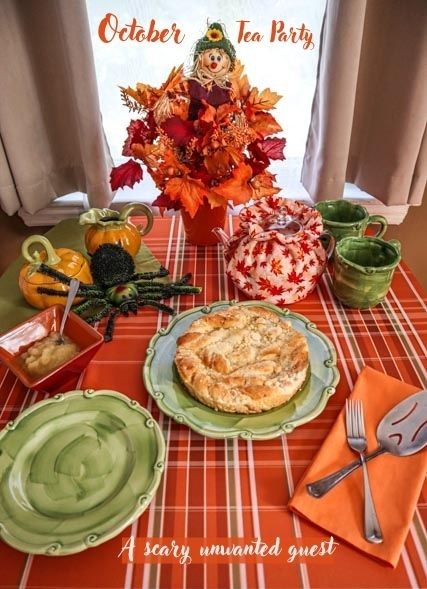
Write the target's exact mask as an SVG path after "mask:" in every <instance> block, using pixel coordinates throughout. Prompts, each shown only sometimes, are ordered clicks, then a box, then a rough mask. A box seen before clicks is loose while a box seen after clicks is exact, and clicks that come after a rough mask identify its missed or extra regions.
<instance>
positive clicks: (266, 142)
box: [258, 137, 286, 160]
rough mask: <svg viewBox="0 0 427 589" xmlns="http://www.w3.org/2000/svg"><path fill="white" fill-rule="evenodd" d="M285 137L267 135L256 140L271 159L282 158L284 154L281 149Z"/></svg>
mask: <svg viewBox="0 0 427 589" xmlns="http://www.w3.org/2000/svg"><path fill="white" fill-rule="evenodd" d="M285 145H286V139H285V138H280V137H276V138H274V137H267V138H266V139H263V140H262V141H259V142H258V146H259V149H260V151H261V153H263V154H264V155H265V156H267V158H269V159H271V160H284V159H285V155H284V153H283V150H284V149H285Z"/></svg>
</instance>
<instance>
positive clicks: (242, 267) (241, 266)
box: [236, 260, 251, 276]
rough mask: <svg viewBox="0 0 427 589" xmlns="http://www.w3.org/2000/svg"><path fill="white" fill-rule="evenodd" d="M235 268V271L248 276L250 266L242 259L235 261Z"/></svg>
mask: <svg viewBox="0 0 427 589" xmlns="http://www.w3.org/2000/svg"><path fill="white" fill-rule="evenodd" d="M236 270H237V272H240V273H241V274H243V276H248V275H249V272H250V271H251V266H246V264H245V261H244V260H239V261H238V262H237V263H236Z"/></svg>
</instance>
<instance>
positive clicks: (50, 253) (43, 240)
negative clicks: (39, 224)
mask: <svg viewBox="0 0 427 589" xmlns="http://www.w3.org/2000/svg"><path fill="white" fill-rule="evenodd" d="M35 243H38V244H40V245H42V246H43V248H44V249H45V250H46V254H47V258H46V260H44V263H45V264H46V265H47V266H55V265H56V264H59V262H60V261H61V258H60V257H59V256H58V255H57V253H56V252H55V250H54V248H53V246H52V244H51V243H50V241H49V240H48V239H47V237H44V236H43V235H30V237H27V239H26V240H25V241H24V243H23V244H22V247H21V253H22V255H23V257H24V258H25V259H26V260H27V262H29V263H30V264H40V263H41V260H40V259H39V256H38V255H37V254H36V255H35V254H34V253H33V254H31V253H30V251H29V247H30V246H31V245H33V244H35Z"/></svg>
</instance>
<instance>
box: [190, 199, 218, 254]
mask: <svg viewBox="0 0 427 589" xmlns="http://www.w3.org/2000/svg"><path fill="white" fill-rule="evenodd" d="M226 216H227V209H226V208H225V207H215V208H214V209H212V208H211V206H210V204H209V203H208V202H207V201H204V202H203V204H202V205H200V207H199V209H198V211H197V213H196V214H195V215H194V217H193V218H191V216H190V214H189V213H187V211H186V210H185V209H181V217H182V222H183V223H184V230H185V235H186V239H187V241H188V243H191V244H192V245H214V244H216V243H218V238H217V237H216V235H215V234H214V233H212V229H214V228H215V227H220V228H221V229H224V225H225V219H226Z"/></svg>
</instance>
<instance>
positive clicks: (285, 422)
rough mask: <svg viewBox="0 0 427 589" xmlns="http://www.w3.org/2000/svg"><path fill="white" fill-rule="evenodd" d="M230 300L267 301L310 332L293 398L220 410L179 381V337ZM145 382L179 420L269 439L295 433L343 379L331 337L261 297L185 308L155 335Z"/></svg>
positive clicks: (210, 432) (213, 433) (205, 430)
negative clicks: (305, 374) (306, 363)
mask: <svg viewBox="0 0 427 589" xmlns="http://www.w3.org/2000/svg"><path fill="white" fill-rule="evenodd" d="M230 305H243V306H251V305H254V306H257V307H265V308H267V309H270V310H272V311H274V312H275V313H277V314H278V315H279V316H280V317H282V318H283V320H284V321H289V322H290V323H291V325H292V326H293V327H294V328H295V329H296V330H297V331H300V332H301V333H303V334H304V335H305V337H306V338H307V342H308V347H309V354H310V376H309V378H308V379H307V381H306V383H305V385H304V387H303V388H302V389H301V390H300V391H299V392H298V393H297V394H296V395H295V396H294V397H292V399H291V400H290V401H289V402H288V403H285V404H284V405H281V406H280V407H277V408H275V409H271V410H270V411H266V412H264V413H259V414H255V415H243V414H236V413H224V412H221V411H215V410H214V409H211V408H210V407H207V406H206V405H203V404H202V403H199V402H198V401H197V400H196V399H194V398H193V397H192V396H191V395H190V393H188V392H187V390H186V389H185V387H184V386H183V384H182V383H181V382H180V379H179V377H178V374H177V372H176V369H175V366H174V358H175V351H176V340H177V339H178V338H179V336H180V335H182V333H184V331H186V330H187V328H188V327H189V325H190V324H191V323H192V322H193V321H194V320H195V319H198V318H199V317H201V316H203V315H205V314H208V313H213V312H215V311H218V310H220V309H223V308H226V307H228V306H230ZM143 377H144V383H145V386H146V388H147V390H148V392H149V393H150V395H151V396H152V397H153V398H154V399H155V401H156V402H157V405H158V406H159V407H160V409H161V410H162V411H163V412H164V413H166V415H169V416H170V417H172V418H173V419H175V421H177V422H178V423H182V424H185V425H187V426H188V427H190V428H191V429H193V430H195V431H196V432H198V433H199V434H202V435H204V436H207V437H210V438H236V437H241V438H243V439H247V440H268V439H271V438H275V437H277V436H280V435H282V434H284V433H286V434H288V433H290V432H291V431H292V430H293V429H294V428H295V427H296V426H298V425H301V424H303V423H307V422H308V421H311V420H312V419H314V418H315V417H316V416H317V415H319V413H321V412H322V411H323V409H324V408H325V406H326V403H327V401H328V399H329V397H330V396H331V395H333V394H334V393H335V387H336V385H337V383H338V381H339V372H338V369H337V367H336V352H335V348H334V346H333V344H332V343H331V341H330V340H329V339H328V338H327V337H326V336H325V335H324V334H323V333H321V332H320V331H319V330H318V329H317V328H316V326H315V325H314V323H311V322H310V321H309V320H308V319H306V318H305V317H304V316H303V315H299V314H297V313H291V312H290V311H289V310H287V309H285V310H282V309H279V307H276V306H275V305H272V304H270V303H264V302H260V301H245V302H242V303H238V302H237V301H219V302H217V303H213V304H212V305H209V306H206V307H198V308H195V309H192V310H190V311H186V312H184V313H181V314H180V315H178V317H176V318H175V319H174V320H173V321H172V322H171V323H170V324H169V325H168V326H167V327H166V328H162V329H160V330H159V331H158V333H157V334H156V335H155V336H154V337H153V338H152V340H151V342H150V346H149V348H148V349H147V356H146V360H145V365H144V369H143Z"/></svg>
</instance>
